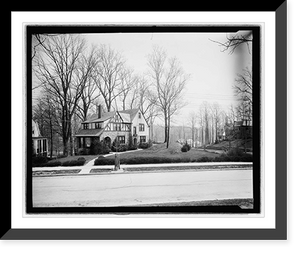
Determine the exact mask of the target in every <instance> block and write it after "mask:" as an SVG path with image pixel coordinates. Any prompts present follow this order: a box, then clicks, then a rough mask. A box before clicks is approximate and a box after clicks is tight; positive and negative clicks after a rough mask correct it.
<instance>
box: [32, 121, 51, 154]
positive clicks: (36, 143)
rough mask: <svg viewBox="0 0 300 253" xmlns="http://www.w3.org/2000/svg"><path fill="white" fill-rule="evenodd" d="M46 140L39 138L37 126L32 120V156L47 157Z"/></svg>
mask: <svg viewBox="0 0 300 253" xmlns="http://www.w3.org/2000/svg"><path fill="white" fill-rule="evenodd" d="M47 154H48V139H47V138H46V137H43V136H41V134H40V129H39V126H38V124H37V123H36V122H35V121H34V120H32V155H33V156H47Z"/></svg>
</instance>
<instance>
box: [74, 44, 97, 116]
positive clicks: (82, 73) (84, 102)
mask: <svg viewBox="0 0 300 253" xmlns="http://www.w3.org/2000/svg"><path fill="white" fill-rule="evenodd" d="M95 52H96V47H95V46H93V47H92V48H91V50H90V52H89V53H88V54H87V55H86V54H84V55H83V56H82V57H81V59H80V61H79V62H78V67H77V69H76V70H75V72H74V74H75V76H74V81H75V82H77V83H78V85H82V86H83V89H82V92H81V94H80V99H79V101H78V106H77V113H76V115H77V116H78V117H79V118H80V119H81V120H82V121H85V120H86V118H87V115H88V111H89V110H90V107H91V105H92V104H93V102H94V101H95V100H96V99H97V98H98V97H99V96H100V93H97V92H96V91H97V90H98V89H97V86H96V84H95V82H94V79H93V76H94V75H95V68H96V65H97V58H96V57H95ZM80 83H81V84H80Z"/></svg>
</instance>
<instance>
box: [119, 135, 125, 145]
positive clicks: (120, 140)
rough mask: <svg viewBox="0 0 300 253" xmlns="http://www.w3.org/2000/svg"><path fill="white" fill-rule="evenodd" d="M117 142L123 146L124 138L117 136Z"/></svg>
mask: <svg viewBox="0 0 300 253" xmlns="http://www.w3.org/2000/svg"><path fill="white" fill-rule="evenodd" d="M118 141H119V143H120V144H125V136H118Z"/></svg>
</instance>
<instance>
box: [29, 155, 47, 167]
mask: <svg viewBox="0 0 300 253" xmlns="http://www.w3.org/2000/svg"><path fill="white" fill-rule="evenodd" d="M31 161H32V166H33V167H39V166H41V165H44V164H46V163H47V162H48V159H47V157H46V156H35V157H32V160H31Z"/></svg>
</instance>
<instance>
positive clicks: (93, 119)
mask: <svg viewBox="0 0 300 253" xmlns="http://www.w3.org/2000/svg"><path fill="white" fill-rule="evenodd" d="M115 113H116V112H104V113H102V116H101V118H98V114H97V113H94V114H93V115H91V116H90V117H89V118H88V119H87V120H85V121H84V122H83V123H93V122H103V121H106V120H108V119H110V118H112V117H113V116H114V115H115Z"/></svg>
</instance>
